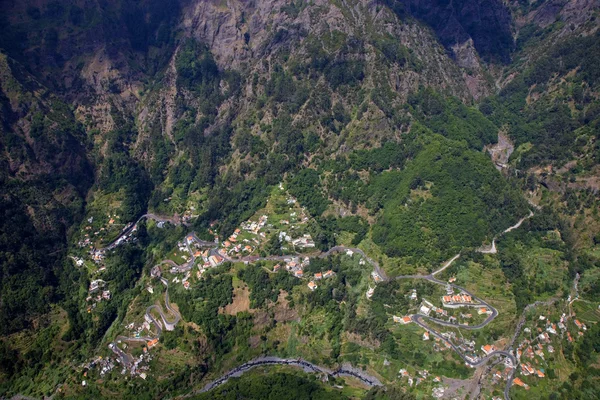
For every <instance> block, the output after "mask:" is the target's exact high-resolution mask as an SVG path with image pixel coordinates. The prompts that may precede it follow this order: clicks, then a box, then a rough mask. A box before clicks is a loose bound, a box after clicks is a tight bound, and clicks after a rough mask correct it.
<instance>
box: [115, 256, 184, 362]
mask: <svg viewBox="0 0 600 400" xmlns="http://www.w3.org/2000/svg"><path fill="white" fill-rule="evenodd" d="M163 262H164V261H163ZM162 282H163V283H164V284H165V285H167V289H166V290H165V306H166V308H167V310H169V312H170V313H172V314H173V315H175V319H174V320H173V321H168V320H167V317H166V316H165V314H164V312H163V309H162V307H161V306H160V305H157V304H153V305H151V306H149V307H148V308H146V315H145V316H146V318H147V319H149V320H150V321H151V322H152V324H153V325H154V326H155V327H156V331H157V335H156V337H152V336H140V337H127V336H117V338H116V340H115V342H112V343H111V344H110V348H111V350H112V351H113V353H115V354H116V355H117V356H118V357H119V358H120V359H121V362H122V363H123V365H125V366H126V367H129V366H130V365H131V362H132V360H133V357H132V356H131V355H129V354H127V353H125V352H124V351H123V350H121V349H120V348H119V346H117V343H116V342H118V341H123V342H148V341H150V340H153V339H156V338H157V337H160V335H161V334H162V330H163V329H162V326H161V324H160V323H159V322H158V321H157V320H156V319H155V318H154V317H153V316H152V314H151V312H152V310H156V311H157V312H158V314H159V315H160V318H161V319H162V322H163V324H164V326H165V329H166V330H168V331H171V330H173V329H175V326H176V325H177V324H178V323H179V321H180V320H181V315H180V314H179V312H177V310H175V309H174V308H173V307H171V303H170V301H169V287H168V283H167V280H166V279H162Z"/></svg>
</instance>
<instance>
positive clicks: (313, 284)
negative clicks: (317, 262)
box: [308, 281, 318, 290]
mask: <svg viewBox="0 0 600 400" xmlns="http://www.w3.org/2000/svg"><path fill="white" fill-rule="evenodd" d="M317 287H318V286H317V284H316V283H315V282H314V281H310V282H308V288H309V289H310V290H315V289H316V288H317Z"/></svg>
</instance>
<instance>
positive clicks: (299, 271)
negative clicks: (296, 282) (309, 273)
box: [294, 269, 304, 278]
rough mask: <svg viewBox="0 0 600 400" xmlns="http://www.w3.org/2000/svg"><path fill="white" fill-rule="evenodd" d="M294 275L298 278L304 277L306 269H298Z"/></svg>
mask: <svg viewBox="0 0 600 400" xmlns="http://www.w3.org/2000/svg"><path fill="white" fill-rule="evenodd" d="M294 276H295V277H296V278H302V277H303V276H304V271H302V270H301V269H298V270H296V271H294Z"/></svg>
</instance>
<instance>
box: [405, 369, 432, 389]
mask: <svg viewBox="0 0 600 400" xmlns="http://www.w3.org/2000/svg"><path fill="white" fill-rule="evenodd" d="M429 376H430V375H429V371H428V370H426V369H424V370H421V371H417V373H416V376H415V377H414V378H413V377H412V376H411V375H410V374H409V373H408V371H407V370H406V369H405V368H402V369H401V370H400V371H398V378H400V379H403V378H406V379H407V380H408V385H409V386H412V385H415V386H418V385H419V384H420V383H421V382H423V381H424V380H426V379H427V378H428V377H429ZM433 381H434V382H441V381H442V380H441V378H440V377H439V376H436V377H435V378H433Z"/></svg>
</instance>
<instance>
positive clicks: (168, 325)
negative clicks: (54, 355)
mask: <svg viewBox="0 0 600 400" xmlns="http://www.w3.org/2000/svg"><path fill="white" fill-rule="evenodd" d="M532 216H533V212H531V211H530V213H529V215H528V216H526V217H523V218H522V219H520V220H519V221H518V222H517V223H516V224H515V225H513V226H511V227H509V228H507V229H506V230H505V231H504V232H502V233H501V234H500V235H503V234H504V233H507V232H510V231H512V230H514V229H517V228H518V227H519V226H521V224H522V223H523V221H525V220H526V219H527V218H530V217H532ZM143 218H151V219H154V220H156V221H163V222H170V223H175V222H173V218H174V217H173V218H163V217H158V216H156V215H154V214H144V215H143V216H142V217H140V218H139V219H138V221H136V223H135V224H132V225H131V226H130V227H128V228H127V229H126V230H124V231H123V233H122V234H121V235H119V237H118V238H117V239H115V241H113V242H112V243H111V244H110V245H109V246H107V247H106V248H105V249H110V248H114V247H116V246H117V245H118V243H120V242H119V239H120V238H122V237H124V236H126V235H129V234H130V233H131V231H132V230H133V228H134V227H135V226H136V225H137V223H138V222H139V221H140V220H141V219H143ZM187 237H192V238H193V239H194V240H195V241H196V242H197V243H198V244H199V245H200V246H206V247H211V249H210V252H211V254H217V249H218V246H217V245H216V243H214V242H207V241H203V240H201V239H199V238H198V237H197V236H196V234H195V233H194V232H191V233H189V234H188V235H186V241H185V243H186V247H187V249H188V251H189V252H190V254H191V255H192V259H191V261H190V262H188V263H185V264H183V265H177V264H176V263H175V262H173V261H171V260H164V261H162V262H161V263H159V264H158V265H160V264H163V263H166V264H169V265H172V266H174V267H177V268H179V270H180V271H186V270H189V269H191V267H192V266H193V265H194V261H195V258H194V255H193V251H192V249H191V248H190V247H189V243H188V241H187ZM495 240H496V237H494V239H493V241H492V248H493V250H496V248H495ZM111 246H112V247H111ZM346 251H352V252H354V253H358V254H360V255H361V256H362V257H363V258H364V259H365V261H367V262H368V263H369V264H370V265H371V266H372V267H373V268H374V270H375V272H377V273H378V274H379V275H380V276H381V278H382V279H383V280H384V281H389V280H390V278H388V277H387V275H386V274H385V272H384V271H383V269H382V268H381V267H380V266H379V264H378V263H377V262H375V261H374V260H373V259H371V258H369V257H368V256H367V255H366V254H365V253H364V252H363V251H362V250H361V249H358V248H353V247H346V246H335V247H333V248H331V249H329V250H328V251H326V252H315V253H312V254H304V255H302V256H303V257H309V258H315V257H318V258H325V257H328V256H329V255H331V254H334V253H340V252H346ZM480 251H481V252H484V253H490V252H491V251H485V250H480ZM494 252H495V251H494ZM221 256H223V255H222V254H221ZM292 257H297V256H293V255H286V256H267V257H259V256H246V257H240V258H230V257H228V256H225V257H224V259H225V260H227V261H232V262H256V261H262V260H269V261H286V260H290V259H291V258H292ZM459 257H460V253H459V254H457V255H455V256H454V257H452V258H451V259H450V260H448V261H447V262H446V263H445V264H444V265H443V266H442V267H441V268H439V269H438V270H436V271H434V272H432V273H430V274H429V275H402V276H396V277H394V279H425V280H427V281H429V282H432V283H435V284H439V285H444V286H446V285H450V286H451V287H453V288H454V289H457V290H458V291H460V292H464V293H466V294H468V295H470V296H471V298H472V299H473V300H474V302H473V303H468V304H463V306H465V307H486V308H487V309H489V310H490V314H489V315H488V316H487V318H486V319H485V321H483V322H481V323H479V324H477V325H464V324H452V323H449V322H447V321H444V320H440V319H437V318H435V317H430V316H428V315H424V314H419V313H417V314H413V315H411V321H412V322H414V323H415V324H417V325H419V326H420V327H422V328H423V329H425V330H426V331H427V332H429V333H430V334H431V335H434V336H435V337H437V338H439V339H440V340H442V341H444V342H445V343H447V344H448V345H449V346H450V347H451V348H452V349H453V350H454V351H455V352H456V353H458V355H459V356H460V357H461V358H462V359H463V360H464V361H465V363H466V364H468V365H470V366H472V367H480V366H482V365H484V364H486V363H487V362H488V361H489V360H490V359H492V358H495V357H505V358H508V359H509V360H510V362H511V364H512V366H513V369H512V371H511V374H510V376H509V378H508V380H507V384H506V388H505V390H504V398H505V399H506V400H508V399H509V396H508V394H509V391H510V388H511V386H512V381H513V377H514V371H515V370H516V368H517V366H518V360H517V359H516V358H515V356H514V355H513V354H512V345H513V344H514V341H515V340H516V337H517V336H518V333H519V331H520V328H521V326H522V322H521V321H519V324H518V326H517V332H516V333H515V336H514V337H513V339H512V341H511V342H510V344H509V348H508V350H496V351H494V352H492V353H489V354H488V355H486V356H485V357H483V358H481V359H475V358H471V357H469V356H466V355H465V354H463V353H462V352H461V350H460V349H459V348H458V347H457V346H456V345H454V344H453V343H452V342H451V341H450V340H449V339H447V338H446V337H444V336H443V335H442V334H441V333H440V332H438V331H436V330H434V329H433V328H431V327H430V326H428V325H427V324H426V323H425V322H424V321H430V322H433V323H435V324H438V325H442V326H448V327H452V328H461V329H465V330H476V329H481V328H483V327H485V326H486V325H488V324H489V323H490V322H492V321H493V320H494V319H495V318H496V317H497V316H498V311H497V310H496V309H495V308H494V307H493V306H491V305H490V304H489V303H487V302H486V301H484V300H483V299H481V298H479V297H477V296H476V295H475V294H473V293H471V292H470V291H468V290H467V289H465V288H463V287H460V286H457V285H454V284H450V283H447V282H444V281H441V280H439V279H437V278H435V275H437V274H439V273H441V272H443V271H444V270H445V269H446V268H448V267H449V266H450V265H452V263H453V262H454V261H456V260H457V259H458V258H459ZM161 281H162V282H163V283H164V284H165V285H166V286H167V289H166V291H165V306H166V308H167V310H168V311H169V312H170V313H172V314H173V315H175V319H174V320H173V321H169V320H167V318H166V317H165V314H164V312H163V309H162V307H161V306H160V305H151V306H149V307H148V308H147V309H146V314H145V316H146V319H147V320H149V321H151V322H152V323H153V324H154V325H155V326H156V329H157V335H158V336H160V335H161V334H162V326H161V323H160V322H158V321H157V320H156V319H155V318H154V317H153V316H152V314H151V312H152V311H153V310H156V312H158V314H159V315H160V318H161V320H162V323H163V324H164V326H165V329H167V330H172V329H174V328H175V326H176V325H177V323H178V322H179V321H180V320H181V315H180V314H179V313H178V312H177V311H176V310H175V309H173V308H172V307H171V304H170V302H169V291H168V283H167V281H166V279H164V278H162V279H161ZM535 305H537V303H534V304H531V305H530V306H535ZM530 306H528V307H527V308H526V309H528V308H529V307H530ZM152 339H155V337H124V336H118V337H117V338H116V340H117V341H134V342H135V341H137V342H139V341H149V340H152ZM109 347H111V349H112V351H113V352H114V353H115V354H117V356H118V357H119V358H120V359H121V361H122V362H123V364H124V365H126V366H130V365H131V362H132V357H131V356H130V355H128V354H126V353H125V352H123V351H122V350H121V349H120V348H119V347H118V346H117V345H116V343H115V342H113V343H111V345H110V346H109ZM275 364H277V365H291V366H296V367H301V368H303V369H304V370H305V371H307V372H318V373H326V374H328V375H330V376H353V377H355V378H357V379H359V380H360V381H361V382H363V383H364V384H365V385H367V386H377V385H378V386H380V385H382V384H381V382H380V381H379V380H378V379H377V378H376V377H373V376H370V375H368V374H367V373H365V372H364V371H361V370H358V369H355V368H352V367H351V366H345V367H342V368H340V369H338V370H335V371H334V370H330V369H328V368H326V367H321V366H318V365H315V364H312V363H310V362H308V361H306V360H303V359H283V358H278V357H259V358H256V359H254V360H251V361H248V362H246V363H244V364H242V365H240V366H238V367H236V368H234V369H232V370H230V371H228V372H227V373H225V374H223V375H222V376H221V377H219V378H218V379H216V380H214V381H212V382H210V383H208V384H207V385H206V386H205V387H204V388H203V389H202V390H201V392H206V391H209V390H211V389H214V388H215V387H217V386H219V385H221V384H223V383H225V382H227V380H228V379H230V378H232V377H237V376H240V375H242V374H243V373H245V372H246V371H248V370H250V369H252V368H255V367H258V366H261V365H275Z"/></svg>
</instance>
